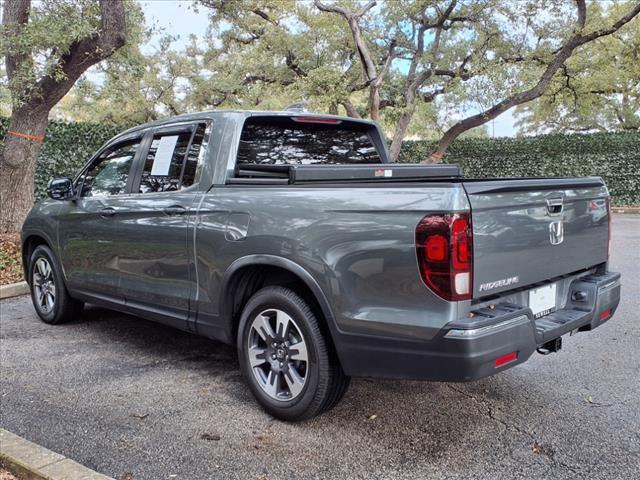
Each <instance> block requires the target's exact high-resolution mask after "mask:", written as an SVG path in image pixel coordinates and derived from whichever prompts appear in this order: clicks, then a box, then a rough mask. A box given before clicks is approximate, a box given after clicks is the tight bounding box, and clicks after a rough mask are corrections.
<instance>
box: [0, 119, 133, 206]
mask: <svg viewBox="0 0 640 480" xmlns="http://www.w3.org/2000/svg"><path fill="white" fill-rule="evenodd" d="M8 127H9V119H8V118H0V148H2V143H3V140H4V138H5V136H6V132H7V128H8ZM122 130H124V127H123V126H104V125H97V124H92V123H67V122H58V121H51V122H49V125H48V127H47V132H46V138H45V141H44V144H43V146H42V150H41V152H40V156H39V157H38V163H37V167H36V178H35V197H36V199H40V198H43V197H45V196H46V188H47V182H48V181H49V180H50V179H52V178H54V177H72V176H74V175H75V174H76V173H77V172H78V170H80V168H81V167H82V166H83V165H84V164H85V163H86V162H87V161H88V160H89V159H90V158H91V157H92V156H93V154H94V153H95V152H96V151H97V150H98V149H99V148H100V147H101V146H102V145H103V144H104V143H105V142H106V141H107V140H109V139H110V138H111V137H113V136H114V135H116V134H117V133H119V132H121V131H122Z"/></svg>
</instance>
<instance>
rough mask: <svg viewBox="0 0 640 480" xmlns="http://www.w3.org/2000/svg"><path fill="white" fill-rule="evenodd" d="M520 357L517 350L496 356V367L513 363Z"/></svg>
mask: <svg viewBox="0 0 640 480" xmlns="http://www.w3.org/2000/svg"><path fill="white" fill-rule="evenodd" d="M517 358H518V353H517V352H511V353H507V354H506V355H503V356H501V357H498V358H496V363H495V368H498V367H501V366H502V365H506V364H507V363H511V362H513V361H515V360H517Z"/></svg>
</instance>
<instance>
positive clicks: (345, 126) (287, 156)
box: [237, 118, 382, 165]
mask: <svg viewBox="0 0 640 480" xmlns="http://www.w3.org/2000/svg"><path fill="white" fill-rule="evenodd" d="M370 129H371V127H370V126H368V125H364V124H356V123H346V122H342V123H336V124H323V123H313V122H312V123H303V122H297V121H295V120H294V119H291V118H255V119H249V120H247V121H246V122H245V125H244V127H243V129H242V135H241V137H240V146H239V149H238V161H237V163H238V164H239V165H242V164H245V165H246V164H260V165H265V164H266V165H269V164H272V165H296V164H297V165H300V164H302V165H313V164H367V163H381V162H382V160H381V159H380V155H379V154H378V151H377V149H376V147H375V145H374V143H373V141H372V139H371V135H370V134H369V133H370Z"/></svg>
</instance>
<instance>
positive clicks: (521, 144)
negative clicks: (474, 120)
mask: <svg viewBox="0 0 640 480" xmlns="http://www.w3.org/2000/svg"><path fill="white" fill-rule="evenodd" d="M435 146H436V142H429V141H415V142H413V141H405V142H404V143H403V146H402V151H401V152H400V158H399V161H400V162H420V161H423V160H425V159H428V158H429V155H430V153H431V152H433V150H434V149H435ZM444 160H445V162H447V163H456V164H458V165H460V166H461V167H462V168H463V169H464V174H465V176H467V177H478V178H488V177H552V176H589V175H596V176H600V177H602V178H603V179H604V180H605V182H606V183H607V186H608V188H609V192H610V193H611V196H612V197H613V203H614V204H615V205H627V206H628V205H640V132H626V133H625V132H619V133H595V134H591V135H580V134H573V135H562V134H555V135H539V136H536V137H524V138H461V139H459V140H457V141H456V142H454V143H453V144H452V145H451V147H449V150H447V153H446V155H445V159H444Z"/></svg>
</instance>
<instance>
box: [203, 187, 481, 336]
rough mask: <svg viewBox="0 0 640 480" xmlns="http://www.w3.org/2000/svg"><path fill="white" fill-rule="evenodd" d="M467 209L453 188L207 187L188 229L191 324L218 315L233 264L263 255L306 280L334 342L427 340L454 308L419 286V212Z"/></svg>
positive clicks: (453, 313)
mask: <svg viewBox="0 0 640 480" xmlns="http://www.w3.org/2000/svg"><path fill="white" fill-rule="evenodd" d="M467 209H468V203H467V199H466V195H465V194H464V191H463V189H462V187H461V186H460V185H459V184H458V185H456V184H441V183H440V184H437V183H434V184H421V185H411V186H407V185H402V186H390V187H385V186H381V185H379V186H376V187H373V188H372V187H366V186H326V187H316V186H314V187H297V186H283V187H280V186H278V187H247V186H239V185H238V186H220V187H214V188H212V189H211V190H210V191H209V193H208V194H206V195H205V196H204V197H203V200H202V204H201V206H200V209H199V214H198V219H197V227H196V261H197V272H198V294H197V299H198V309H199V313H198V316H199V318H200V317H201V313H202V314H204V315H207V316H209V315H210V316H212V317H215V316H217V315H218V313H219V310H220V305H218V298H219V297H218V295H219V292H220V289H221V287H222V280H223V277H224V274H225V271H226V270H227V268H228V267H229V266H230V265H231V264H232V263H233V262H234V261H236V260H238V259H241V258H243V257H245V256H248V255H255V254H263V255H273V256H277V257H281V258H285V259H288V260H291V261H292V262H294V263H296V264H298V265H300V266H301V267H302V268H303V269H304V270H305V271H306V272H308V273H309V274H310V275H311V276H312V277H313V279H314V281H315V282H316V283H317V284H318V285H319V286H320V288H321V289H322V291H323V293H324V295H325V296H326V297H327V299H328V302H329V304H330V307H331V310H332V312H333V315H334V317H335V321H336V324H337V325H336V327H337V330H338V331H339V332H340V333H342V334H349V333H352V334H371V335H384V336H390V337H409V338H416V337H419V338H423V339H428V338H432V336H433V335H435V333H436V332H437V330H438V329H439V328H440V327H441V326H442V325H443V324H444V323H446V322H448V321H449V320H451V319H453V318H456V317H457V308H458V307H459V304H456V303H450V302H447V301H444V300H442V299H441V298H439V297H437V296H436V295H435V294H433V293H432V292H431V291H430V290H429V289H428V288H427V287H426V286H425V285H424V284H423V282H422V280H421V277H420V274H419V271H418V266H417V259H416V252H415V244H414V242H415V239H414V236H415V227H416V225H417V224H418V222H419V221H420V219H421V218H422V217H423V216H424V215H425V214H426V213H427V212H437V211H455V210H467Z"/></svg>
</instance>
